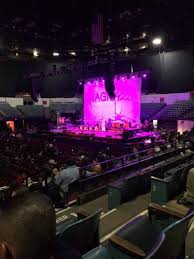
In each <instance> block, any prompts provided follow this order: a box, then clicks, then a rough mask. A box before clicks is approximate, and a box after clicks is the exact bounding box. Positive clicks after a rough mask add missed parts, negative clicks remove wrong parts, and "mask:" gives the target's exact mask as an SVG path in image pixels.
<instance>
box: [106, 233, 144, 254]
mask: <svg viewBox="0 0 194 259" xmlns="http://www.w3.org/2000/svg"><path fill="white" fill-rule="evenodd" d="M109 241H110V243H112V244H113V245H115V246H117V247H119V248H121V249H122V250H124V251H125V252H126V253H127V254H133V255H135V256H138V257H142V258H143V257H144V256H145V252H144V251H143V250H142V249H141V248H140V247H138V246H136V245H134V244H132V243H130V242H128V241H127V240H125V239H123V238H121V237H119V236H117V235H113V236H112V237H110V239H109Z"/></svg>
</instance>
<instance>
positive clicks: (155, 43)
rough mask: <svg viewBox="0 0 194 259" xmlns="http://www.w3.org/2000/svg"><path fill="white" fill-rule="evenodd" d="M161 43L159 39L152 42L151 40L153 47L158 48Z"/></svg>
mask: <svg viewBox="0 0 194 259" xmlns="http://www.w3.org/2000/svg"><path fill="white" fill-rule="evenodd" d="M161 43H162V39H161V38H159V37H158V38H154V39H153V40H152V44H153V45H155V46H159V45H161Z"/></svg>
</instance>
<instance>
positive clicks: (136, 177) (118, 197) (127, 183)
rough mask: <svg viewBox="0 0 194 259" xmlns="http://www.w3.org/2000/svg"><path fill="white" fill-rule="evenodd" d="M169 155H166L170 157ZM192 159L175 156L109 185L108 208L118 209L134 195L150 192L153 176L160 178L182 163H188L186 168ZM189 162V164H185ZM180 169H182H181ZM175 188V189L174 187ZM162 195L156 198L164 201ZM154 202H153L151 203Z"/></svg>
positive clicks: (190, 164)
mask: <svg viewBox="0 0 194 259" xmlns="http://www.w3.org/2000/svg"><path fill="white" fill-rule="evenodd" d="M170 155H171V154H169V153H168V156H169V157H170ZM192 157H193V154H188V155H185V156H182V155H177V156H175V157H173V158H171V159H168V160H165V163H159V165H157V164H156V165H155V166H153V167H152V168H150V169H147V170H145V171H144V172H138V171H136V172H134V173H133V174H130V175H129V176H127V177H124V179H120V180H118V181H116V182H113V183H112V184H109V188H108V207H109V209H113V208H115V207H118V206H119V205H121V204H122V203H123V202H127V201H129V200H130V199H131V198H134V197H135V196H136V195H139V194H142V193H145V192H148V191H150V186H151V181H150V177H151V179H153V178H156V177H154V176H157V177H160V176H162V175H163V174H164V172H166V171H167V170H169V171H170V169H172V168H174V166H177V165H179V164H180V166H181V164H182V163H186V165H187V163H188V168H190V166H192V165H193V163H191V162H190V159H191V158H192ZM186 161H189V162H186ZM181 168H182V167H181ZM172 170H173V169H172ZM174 170H175V169H174ZM174 188H176V187H174ZM162 194H163V193H160V194H159V195H158V196H159V197H160V198H161V199H164V197H163V195H162ZM153 202H155V201H153Z"/></svg>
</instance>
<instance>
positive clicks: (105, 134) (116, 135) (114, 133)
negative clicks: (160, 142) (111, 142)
mask: <svg viewBox="0 0 194 259" xmlns="http://www.w3.org/2000/svg"><path fill="white" fill-rule="evenodd" d="M134 130H135V129H134ZM50 132H52V133H56V134H57V133H60V134H61V133H64V134H65V135H72V136H93V137H96V138H112V139H117V140H121V139H122V133H123V130H108V131H97V130H80V129H79V127H71V128H69V129H64V128H61V127H56V128H52V129H50ZM155 134H156V133H155V132H145V131H140V132H138V133H136V134H135V136H134V137H132V138H130V139H133V138H134V139H135V138H145V137H149V136H153V135H155Z"/></svg>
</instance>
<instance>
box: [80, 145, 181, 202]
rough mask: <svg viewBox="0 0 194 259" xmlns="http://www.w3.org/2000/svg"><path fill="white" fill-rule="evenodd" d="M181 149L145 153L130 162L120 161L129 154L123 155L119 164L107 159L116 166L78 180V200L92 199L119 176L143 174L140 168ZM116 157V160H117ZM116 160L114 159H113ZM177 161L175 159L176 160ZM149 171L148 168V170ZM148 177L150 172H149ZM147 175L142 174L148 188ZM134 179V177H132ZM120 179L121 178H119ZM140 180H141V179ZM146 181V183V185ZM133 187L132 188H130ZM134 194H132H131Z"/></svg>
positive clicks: (163, 159) (179, 151)
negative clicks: (153, 153)
mask: <svg viewBox="0 0 194 259" xmlns="http://www.w3.org/2000/svg"><path fill="white" fill-rule="evenodd" d="M181 151H182V149H177V148H175V149H174V148H172V149H170V150H166V151H164V152H161V153H160V154H158V155H156V154H155V155H151V156H150V155H146V156H145V154H144V156H142V158H139V159H138V160H131V162H130V161H129V160H128V161H127V160H126V161H123V162H121V160H122V159H125V158H127V157H128V158H129V157H130V156H124V157H121V158H118V159H120V162H121V164H120V165H119V164H118V161H109V163H110V164H112V163H113V162H114V163H115V162H116V166H113V167H112V168H108V170H107V169H106V171H105V172H103V173H101V174H98V175H95V176H91V177H88V178H86V179H83V180H80V181H79V186H80V194H79V202H80V203H83V202H85V201H88V200H90V199H94V198H96V197H98V196H100V195H103V194H104V193H106V191H107V184H109V183H111V182H113V181H115V180H118V179H119V178H121V177H126V176H129V178H130V177H131V176H132V175H133V174H134V173H136V174H144V173H143V172H141V171H142V169H144V168H146V167H149V166H154V165H155V164H157V163H159V162H162V161H166V159H168V158H170V157H173V156H176V155H178V154H180V153H181ZM118 159H117V160H118ZM115 160H116V159H115ZM176 163H177V161H176ZM148 171H150V170H148ZM149 177H150V174H149ZM149 177H148V174H147V177H146V174H144V177H143V178H144V180H143V183H144V185H145V186H144V187H143V188H144V189H149V185H150V183H149V181H148V180H146V179H147V178H149ZM133 179H134V178H133ZM119 181H122V180H119ZM141 182H142V181H141ZM146 183H147V185H146ZM132 189H134V188H132ZM133 195H134V194H133Z"/></svg>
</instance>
